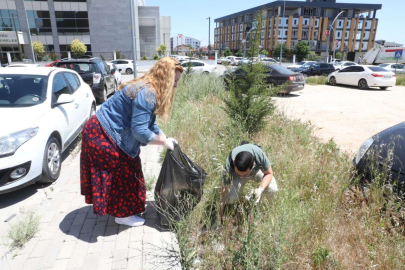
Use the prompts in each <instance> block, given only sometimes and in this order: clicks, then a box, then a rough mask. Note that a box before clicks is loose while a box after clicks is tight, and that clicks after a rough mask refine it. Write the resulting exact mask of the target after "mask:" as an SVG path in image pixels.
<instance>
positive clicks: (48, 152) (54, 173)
mask: <svg viewBox="0 0 405 270" xmlns="http://www.w3.org/2000/svg"><path fill="white" fill-rule="evenodd" d="M61 168H62V166H61V147H60V143H59V141H58V139H56V138H55V137H51V138H50V139H49V141H48V142H47V143H46V147H45V153H44V160H43V164H42V179H41V180H39V182H40V183H53V182H55V181H56V179H58V178H59V175H60V171H61Z"/></svg>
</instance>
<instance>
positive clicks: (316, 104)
mask: <svg viewBox="0 0 405 270" xmlns="http://www.w3.org/2000/svg"><path fill="white" fill-rule="evenodd" d="M275 100H276V102H277V105H278V107H279V110H281V111H283V112H285V114H286V115H287V116H289V117H291V118H293V119H301V120H302V121H304V122H306V121H310V123H312V124H313V125H315V126H316V127H318V129H317V130H316V132H315V135H316V136H317V137H318V138H320V139H321V140H322V141H325V142H326V141H329V140H330V139H331V138H333V139H334V141H335V142H336V144H337V145H338V146H339V148H340V149H341V150H343V151H346V152H348V153H350V154H352V155H354V154H355V152H357V150H358V148H359V147H360V145H361V144H362V142H364V141H365V140H366V139H368V138H369V137H371V136H373V135H374V134H376V133H378V132H380V131H382V130H384V129H386V128H389V127H391V126H393V125H395V124H398V123H400V122H403V121H405V87H401V86H397V87H390V88H388V89H387V90H380V89H378V88H370V89H369V90H360V89H358V88H356V87H350V86H329V85H317V86H311V85H306V86H305V89H304V90H302V91H299V92H293V93H291V94H290V95H288V96H285V97H282V96H279V97H276V98H275Z"/></svg>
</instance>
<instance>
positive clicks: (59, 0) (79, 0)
mask: <svg viewBox="0 0 405 270" xmlns="http://www.w3.org/2000/svg"><path fill="white" fill-rule="evenodd" d="M34 1H36V0H34ZM53 1H54V2H82V3H85V2H87V0H53Z"/></svg>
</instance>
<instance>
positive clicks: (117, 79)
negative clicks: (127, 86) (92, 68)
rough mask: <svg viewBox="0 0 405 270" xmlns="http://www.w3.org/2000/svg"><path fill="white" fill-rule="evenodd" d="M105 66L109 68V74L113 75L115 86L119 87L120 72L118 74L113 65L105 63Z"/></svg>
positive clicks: (120, 80)
mask: <svg viewBox="0 0 405 270" xmlns="http://www.w3.org/2000/svg"><path fill="white" fill-rule="evenodd" d="M107 65H108V66H109V67H110V70H111V74H113V75H114V77H115V82H116V83H117V84H116V85H120V84H121V83H122V75H121V72H119V70H118V68H117V66H116V65H115V64H113V63H107Z"/></svg>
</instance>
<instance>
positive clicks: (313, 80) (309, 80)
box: [305, 76, 328, 85]
mask: <svg viewBox="0 0 405 270" xmlns="http://www.w3.org/2000/svg"><path fill="white" fill-rule="evenodd" d="M305 83H306V84H309V85H325V84H327V83H328V76H311V77H306V78H305Z"/></svg>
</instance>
